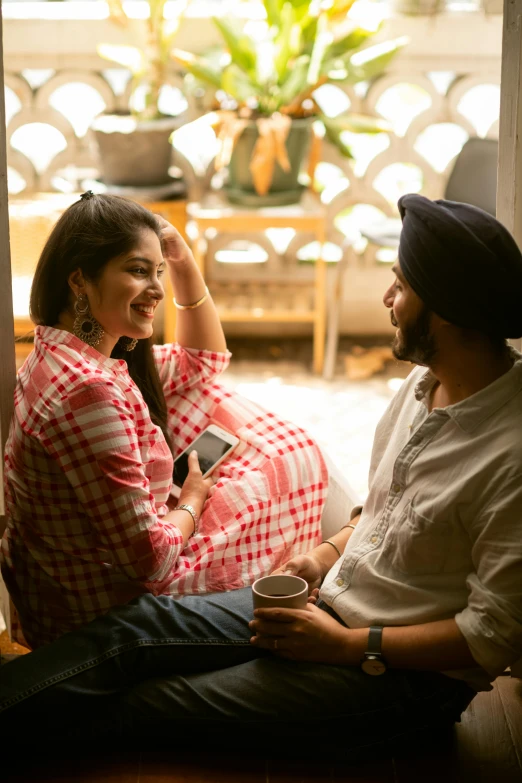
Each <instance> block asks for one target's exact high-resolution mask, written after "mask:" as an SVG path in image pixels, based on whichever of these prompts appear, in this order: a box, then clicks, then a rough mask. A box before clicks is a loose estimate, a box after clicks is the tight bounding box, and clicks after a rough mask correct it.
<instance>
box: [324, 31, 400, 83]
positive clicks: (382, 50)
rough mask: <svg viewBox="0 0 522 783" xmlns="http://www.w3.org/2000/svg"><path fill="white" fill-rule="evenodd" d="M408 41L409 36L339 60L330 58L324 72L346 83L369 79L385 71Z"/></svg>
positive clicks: (335, 79)
mask: <svg viewBox="0 0 522 783" xmlns="http://www.w3.org/2000/svg"><path fill="white" fill-rule="evenodd" d="M407 43H408V39H407V38H404V37H403V38H396V39H395V40H393V41H385V42H383V43H379V44H375V45H374V46H369V47H367V48H366V49H361V51H359V52H356V53H355V54H353V53H349V54H347V55H345V57H339V58H338V59H337V60H328V61H327V62H326V63H324V66H323V73H326V74H327V76H328V78H329V79H330V80H331V81H340V82H344V83H345V84H357V82H364V81H368V80H369V79H373V78H374V77H375V76H378V75H379V74H381V73H382V72H383V71H385V70H386V68H387V67H388V65H389V64H390V63H391V62H392V60H393V59H394V57H395V56H396V55H397V53H398V52H399V51H400V49H402V47H403V46H405V45H406V44H407Z"/></svg>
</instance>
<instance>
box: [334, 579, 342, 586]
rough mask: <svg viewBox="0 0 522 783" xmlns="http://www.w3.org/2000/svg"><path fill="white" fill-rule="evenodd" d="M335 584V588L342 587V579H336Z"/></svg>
mask: <svg viewBox="0 0 522 783" xmlns="http://www.w3.org/2000/svg"><path fill="white" fill-rule="evenodd" d="M335 583H336V585H337V587H342V586H343V585H344V579H336V581H335Z"/></svg>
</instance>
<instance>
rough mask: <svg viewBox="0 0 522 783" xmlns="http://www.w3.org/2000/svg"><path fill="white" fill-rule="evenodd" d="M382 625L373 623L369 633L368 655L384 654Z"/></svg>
mask: <svg viewBox="0 0 522 783" xmlns="http://www.w3.org/2000/svg"><path fill="white" fill-rule="evenodd" d="M382 631H383V627H382V625H371V626H370V631H369V633H368V646H367V649H366V654H367V655H382Z"/></svg>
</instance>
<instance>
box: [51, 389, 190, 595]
mask: <svg viewBox="0 0 522 783" xmlns="http://www.w3.org/2000/svg"><path fill="white" fill-rule="evenodd" d="M41 438H42V446H43V448H45V450H46V451H47V452H48V454H49V455H50V456H51V457H52V458H53V459H54V460H56V462H57V463H58V465H59V466H60V468H61V469H62V471H63V472H64V474H65V475H66V477H67V479H68V481H69V482H70V484H71V486H72V488H73V489H74V492H75V494H76V497H77V498H78V501H79V502H80V503H81V505H82V507H83V510H84V512H85V514H86V515H87V516H88V517H89V518H90V520H91V521H92V526H93V532H94V535H95V536H96V538H97V539H98V542H99V546H100V557H101V559H103V560H107V561H108V562H109V563H110V564H111V565H112V566H114V567H115V568H117V569H119V570H120V571H122V572H123V573H124V574H125V575H126V576H127V577H128V578H129V579H131V580H134V581H137V582H139V583H141V584H143V585H144V586H145V587H146V589H147V590H149V591H150V592H152V593H155V594H160V593H162V592H164V591H165V588H166V586H168V584H169V581H170V574H171V571H172V568H173V566H174V565H175V563H176V560H177V558H178V556H179V554H180V553H181V551H182V549H183V547H184V543H183V536H182V534H181V531H180V530H179V528H178V527H176V525H173V524H172V523H168V522H164V521H162V520H161V519H159V518H158V516H157V513H156V506H155V501H154V496H153V495H152V493H151V491H150V487H149V480H148V478H147V476H146V473H145V471H144V466H143V463H142V458H141V453H140V450H139V444H138V436H137V431H136V425H135V421H134V418H133V410H132V406H131V404H130V403H129V402H128V400H126V398H125V396H124V395H123V393H122V392H121V390H120V389H119V388H118V387H117V386H116V384H114V383H112V382H104V383H100V382H99V381H94V382H92V383H84V384H83V385H82V387H81V388H80V389H78V390H77V391H75V392H74V393H73V394H71V395H69V396H68V397H67V398H66V399H62V400H61V402H60V404H59V406H58V405H56V407H55V410H54V415H52V416H50V417H49V420H48V421H47V422H46V423H45V425H44V427H43V429H42V433H41ZM166 457H167V455H166Z"/></svg>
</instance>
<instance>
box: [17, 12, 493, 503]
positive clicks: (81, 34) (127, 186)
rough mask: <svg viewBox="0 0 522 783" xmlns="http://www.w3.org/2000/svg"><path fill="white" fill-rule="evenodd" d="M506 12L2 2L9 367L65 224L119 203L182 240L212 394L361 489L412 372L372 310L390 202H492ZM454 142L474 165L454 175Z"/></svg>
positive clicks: (164, 321)
mask: <svg viewBox="0 0 522 783" xmlns="http://www.w3.org/2000/svg"><path fill="white" fill-rule="evenodd" d="M501 12H502V8H501V3H500V2H497V0H483V2H478V1H477V0H462V1H461V2H449V1H448V2H444V0H392V1H391V2H387V1H384V0H383V1H382V2H379V1H378V0H373V1H372V0H356V1H355V2H354V0H310V1H308V0H307V1H306V2H304V0H286V1H285V0H265V1H264V2H262V1H261V0H248V1H245V2H241V0H191V1H189V0H109V1H108V2H106V1H105V0H4V1H3V3H2V13H3V17H4V67H5V100H6V114H7V145H8V151H7V155H8V185H9V199H10V205H9V206H10V230H11V246H12V250H11V253H12V267H13V298H14V310H15V330H16V334H17V339H18V342H17V360H18V363H19V364H20V363H21V362H23V361H24V358H25V357H26V356H27V354H28V352H29V351H30V350H31V331H32V325H31V323H30V321H29V319H28V296H29V289H30V285H31V280H32V274H33V271H34V267H35V264H36V261H37V259H38V255H39V252H40V250H41V247H42V245H43V243H44V241H45V239H46V237H47V235H48V233H49V231H50V228H51V226H52V224H53V222H54V221H55V220H56V218H57V217H58V215H59V214H60V211H61V210H63V209H64V208H65V207H66V206H67V205H68V204H70V203H71V202H72V201H74V200H76V199H77V198H78V193H81V192H82V191H84V190H86V189H92V190H94V191H95V192H104V191H108V192H114V193H120V194H123V195H127V196H129V197H131V198H135V199H137V200H139V201H140V202H142V203H145V204H146V205H148V206H150V208H151V209H153V210H154V211H157V212H161V214H163V215H164V216H165V217H167V218H168V219H170V220H171V221H172V222H173V223H174V224H175V225H176V226H177V227H178V229H179V230H180V231H182V232H183V233H184V234H185V235H186V237H187V238H188V240H189V242H191V243H192V247H193V250H194V253H195V255H196V258H197V260H198V263H199V264H200V265H201V267H202V268H203V270H204V273H205V276H206V278H207V281H208V284H209V287H210V290H211V292H212V294H213V296H214V298H215V300H216V302H217V304H218V307H219V309H220V312H221V314H222V318H223V323H224V326H225V331H226V333H227V337H228V339H229V343H230V347H231V349H232V351H233V353H234V360H233V363H232V367H231V368H230V370H228V371H227V373H226V374H225V382H226V383H229V384H231V385H233V386H234V387H235V388H238V389H239V390H240V391H242V392H243V393H245V394H246V395H247V396H251V397H253V398H255V399H256V400H258V401H259V402H261V403H262V404H264V405H265V406H266V407H269V408H273V409H278V410H279V411H280V412H282V413H283V414H284V415H286V416H287V417H288V418H292V419H294V420H297V421H298V423H300V424H303V425H304V426H306V427H308V428H309V429H310V430H311V431H312V433H313V434H314V435H315V436H316V437H317V438H318V439H319V440H320V441H321V442H322V443H323V445H324V446H325V447H326V448H327V450H328V451H329V452H330V453H331V454H332V456H333V457H334V459H335V460H336V461H337V462H338V463H339V464H340V466H341V467H342V469H343V470H344V471H345V473H346V475H347V476H348V478H349V480H350V481H351V482H352V484H353V485H354V486H355V488H356V489H357V490H358V491H359V492H360V493H361V495H364V494H365V492H366V489H367V484H366V481H367V479H366V476H367V469H368V461H369V455H370V449H371V442H372V437H373V431H374V428H375V424H376V422H377V420H378V418H379V417H380V415H381V414H382V412H383V410H384V408H385V407H386V405H387V404H388V401H389V399H390V397H391V396H392V395H393V393H394V392H395V391H396V390H397V389H398V388H399V387H400V384H401V382H402V379H403V378H404V377H405V375H406V374H407V373H408V372H409V369H410V367H409V366H402V365H399V364H398V363H397V362H395V361H394V360H393V357H392V355H391V351H390V348H389V345H390V341H391V337H392V335H393V330H392V328H391V325H390V320H389V313H388V311H387V310H386V309H385V308H384V307H383V305H382V294H383V292H384V290H385V289H386V288H387V286H388V285H389V284H390V282H391V280H392V273H391V271H390V268H391V266H392V264H393V262H394V260H395V259H396V256H397V250H396V248H397V237H398V226H397V211H396V202H397V199H398V198H399V197H400V196H401V195H402V194H404V193H407V192H418V193H423V194H425V195H426V196H429V197H431V198H438V197H442V196H444V195H445V194H446V195H447V194H448V187H450V189H451V187H454V186H455V177H457V179H458V180H459V183H460V186H461V187H462V183H463V182H464V185H466V184H467V186H468V191H469V190H470V188H471V191H473V192H472V194H471V196H469V197H467V196H464V197H459V195H458V194H457V196H454V197H455V198H456V199H457V200H473V197H474V196H473V193H474V194H475V195H476V196H477V197H478V198H482V199H483V200H485V201H486V202H488V203H491V204H493V205H494V202H495V193H494V188H495V184H494V177H493V179H491V178H490V180H488V179H487V177H486V179H485V180H480V181H478V182H477V181H475V179H474V177H473V176H472V174H473V172H475V173H476V171H477V169H478V168H480V166H481V165H482V163H483V162H484V161H485V160H486V158H487V157H488V156H489V158H491V156H492V155H493V158H491V159H494V166H495V171H496V139H497V138H498V116H499V102H500V86H499V83H500V65H501V37H502V17H501ZM467 142H468V145H467V146H466V143H467ZM470 143H471V145H472V147H469V144H470ZM475 144H478V145H479V146H478V147H474V146H473V145H475ZM466 149H473V150H474V155H475V158H474V160H473V161H472V163H471V166H472V171H471V173H470V168H469V165H470V164H469V162H468V164H467V166H468V168H467V169H466V168H465V169H464V171H463V172H462V171H461V172H460V173H458V169H457V166H463V165H464V154H463V153H464V150H466ZM466 172H467V173H466ZM452 177H453V180H452ZM459 183H458V184H459ZM464 189H465V188H464ZM493 209H494V207H493ZM165 301H166V305H165V308H164V311H163V312H162V313H161V315H160V316H159V318H158V321H157V323H156V339H157V340H167V341H168V340H171V339H173V336H174V330H175V323H174V321H175V313H174V312H173V310H174V308H173V307H172V304H171V303H170V299H169V297H167V298H166V300H165Z"/></svg>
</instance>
